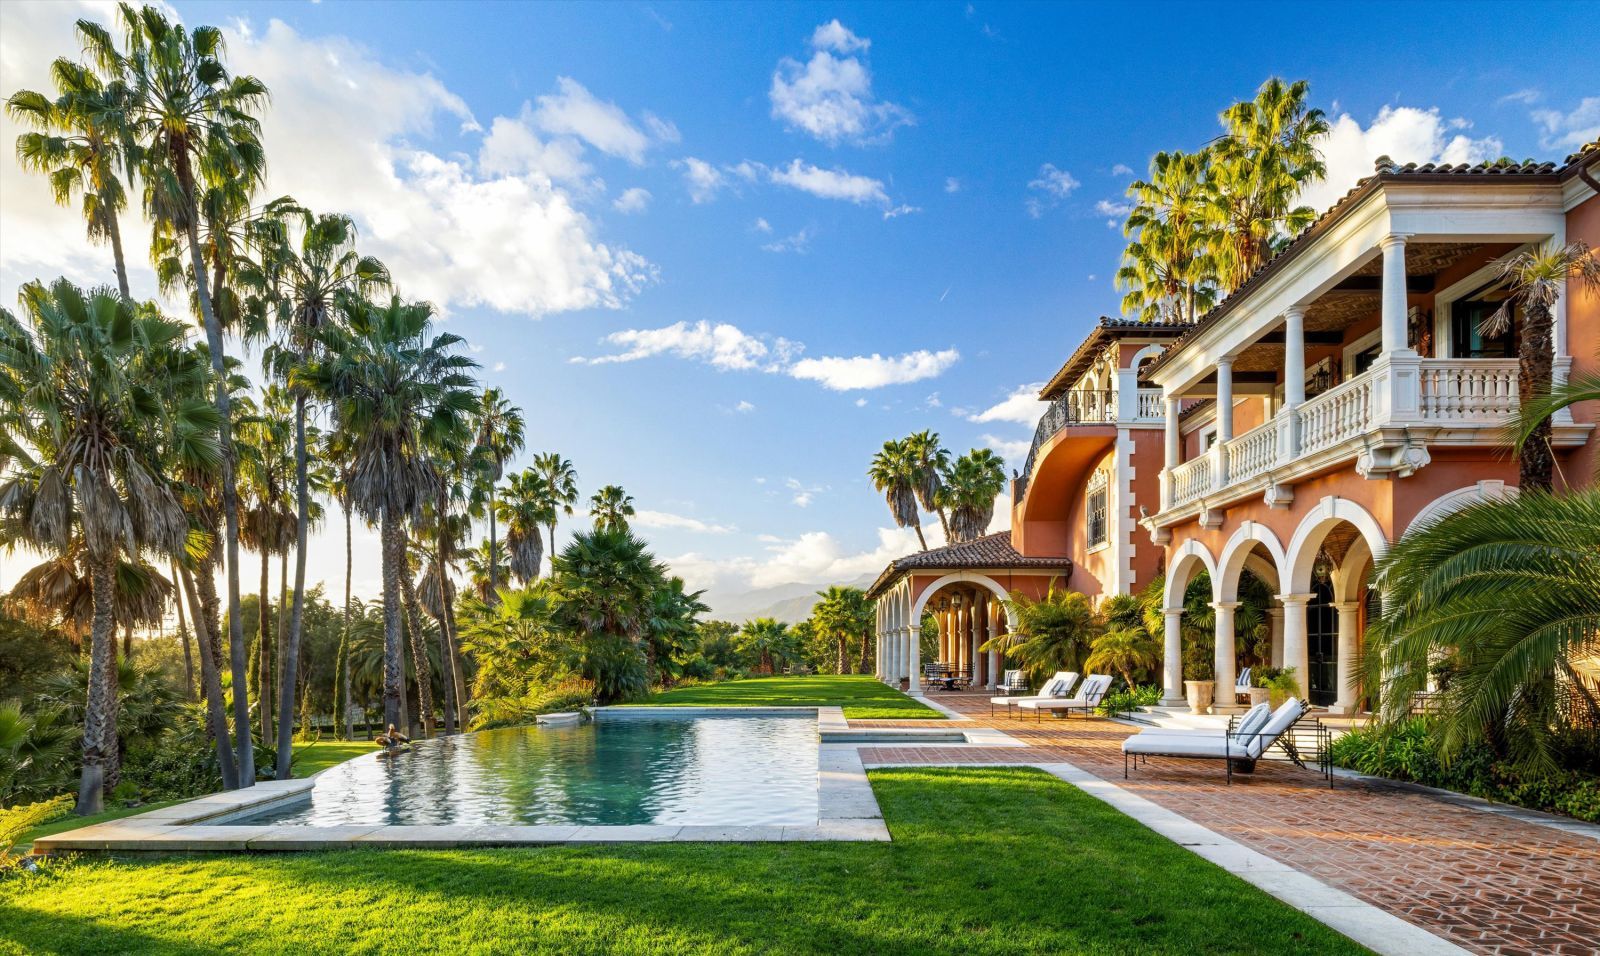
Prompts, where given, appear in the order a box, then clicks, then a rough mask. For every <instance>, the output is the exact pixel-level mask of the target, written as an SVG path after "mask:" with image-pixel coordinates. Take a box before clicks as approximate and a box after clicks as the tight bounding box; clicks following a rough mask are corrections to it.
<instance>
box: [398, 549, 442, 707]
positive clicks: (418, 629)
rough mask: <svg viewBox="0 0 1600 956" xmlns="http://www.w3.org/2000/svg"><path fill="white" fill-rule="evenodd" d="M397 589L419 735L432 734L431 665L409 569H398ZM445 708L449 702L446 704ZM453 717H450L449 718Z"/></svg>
mask: <svg viewBox="0 0 1600 956" xmlns="http://www.w3.org/2000/svg"><path fill="white" fill-rule="evenodd" d="M400 592H401V594H402V595H404V597H405V602H406V635H407V637H409V638H410V642H411V658H412V662H411V671H412V673H413V675H415V677H416V679H417V709H418V710H420V711H422V735H423V736H424V737H432V736H433V668H432V667H430V666H428V647H427V643H426V642H425V641H424V640H423V639H422V603H421V602H420V601H418V600H417V587H416V585H415V584H414V583H413V582H412V580H411V573H410V570H409V569H405V570H402V571H401V573H400ZM445 706H446V707H447V708H448V707H449V705H448V704H446V705H445ZM452 721H453V718H452Z"/></svg>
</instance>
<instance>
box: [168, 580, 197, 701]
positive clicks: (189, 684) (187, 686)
mask: <svg viewBox="0 0 1600 956" xmlns="http://www.w3.org/2000/svg"><path fill="white" fill-rule="evenodd" d="M172 587H173V589H174V593H173V596H172V603H174V604H176V605H177V606H178V642H179V643H180V644H182V645H183V695H184V696H185V697H187V698H188V699H189V700H190V701H191V702H193V701H196V700H198V699H199V697H198V696H197V695H196V694H195V685H194V657H193V652H192V651H191V650H190V649H189V629H188V628H187V627H185V626H184V619H183V584H182V579H181V578H179V577H178V562H176V561H174V562H172Z"/></svg>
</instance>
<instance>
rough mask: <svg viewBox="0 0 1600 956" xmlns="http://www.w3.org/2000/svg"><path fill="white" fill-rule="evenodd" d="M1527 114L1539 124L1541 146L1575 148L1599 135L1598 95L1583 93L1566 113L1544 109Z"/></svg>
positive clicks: (1574, 149) (1599, 110) (1562, 148)
mask: <svg viewBox="0 0 1600 956" xmlns="http://www.w3.org/2000/svg"><path fill="white" fill-rule="evenodd" d="M1529 115H1530V116H1532V117H1533V121H1534V122H1535V123H1538V124H1539V129H1540V135H1539V145H1540V146H1542V147H1544V148H1545V149H1561V150H1572V151H1576V150H1577V149H1578V148H1579V147H1580V146H1583V145H1584V144H1586V143H1592V142H1594V141H1595V140H1596V139H1600V96H1585V97H1584V98H1583V99H1582V100H1580V101H1579V102H1578V105H1577V106H1575V107H1573V109H1572V111H1571V112H1570V113H1563V112H1561V111H1560V110H1550V109H1544V110H1534V111H1533V112H1532V113H1531V114H1529Z"/></svg>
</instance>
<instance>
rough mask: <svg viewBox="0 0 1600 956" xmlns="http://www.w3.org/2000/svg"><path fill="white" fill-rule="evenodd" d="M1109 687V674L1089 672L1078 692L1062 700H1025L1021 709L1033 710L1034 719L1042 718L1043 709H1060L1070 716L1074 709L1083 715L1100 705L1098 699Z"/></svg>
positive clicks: (1088, 713) (1087, 714)
mask: <svg viewBox="0 0 1600 956" xmlns="http://www.w3.org/2000/svg"><path fill="white" fill-rule="evenodd" d="M1110 689H1111V675H1110V674H1090V675H1089V676H1088V677H1085V678H1084V679H1083V684H1081V685H1080V686H1079V687H1078V692H1077V693H1076V694H1074V695H1073V696H1071V697H1068V698H1066V699H1064V700H1056V699H1036V700H1026V701H1023V702H1022V703H1021V705H1020V706H1021V707H1022V709H1023V710H1031V711H1033V712H1034V720H1035V721H1040V720H1043V719H1044V712H1045V711H1047V710H1048V711H1062V712H1064V713H1066V714H1067V715H1068V716H1071V714H1072V712H1073V711H1075V710H1081V711H1083V715H1084V716H1085V717H1087V716H1089V715H1090V714H1091V713H1093V712H1094V709H1095V708H1096V707H1098V706H1100V699H1101V698H1102V697H1104V696H1105V695H1106V691H1108V690H1110Z"/></svg>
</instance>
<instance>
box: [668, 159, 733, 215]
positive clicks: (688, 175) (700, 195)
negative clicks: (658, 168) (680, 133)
mask: <svg viewBox="0 0 1600 956" xmlns="http://www.w3.org/2000/svg"><path fill="white" fill-rule="evenodd" d="M672 165H673V166H675V167H677V168H679V169H682V170H683V181H684V182H685V183H686V184H687V185H688V187H689V198H690V199H691V200H693V201H694V202H695V203H707V202H710V201H711V200H713V199H715V198H717V191H718V190H720V189H721V188H722V187H723V185H724V180H723V178H722V170H720V169H718V168H717V167H715V166H713V165H711V164H710V163H708V162H706V161H705V160H703V159H696V158H695V157H693V156H685V157H684V158H682V159H678V160H674V161H673V163H672Z"/></svg>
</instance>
